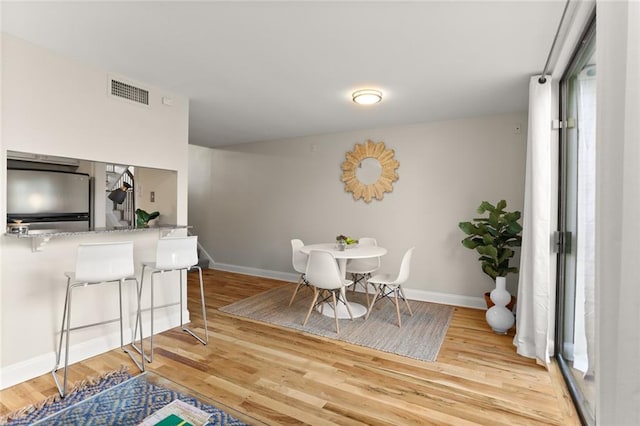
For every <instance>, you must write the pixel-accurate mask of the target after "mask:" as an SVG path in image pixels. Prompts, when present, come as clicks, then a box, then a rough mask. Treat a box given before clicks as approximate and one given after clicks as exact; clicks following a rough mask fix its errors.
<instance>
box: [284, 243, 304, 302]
mask: <svg viewBox="0 0 640 426" xmlns="http://www.w3.org/2000/svg"><path fill="white" fill-rule="evenodd" d="M303 246H304V243H303V242H302V240H299V239H297V238H294V239H292V240H291V251H292V263H293V269H295V271H296V272H297V273H299V274H300V276H299V277H298V283H297V285H296V289H295V290H294V291H293V294H292V295H291V300H289V306H291V304H292V303H293V299H295V298H296V294H298V290H300V289H301V288H302V287H309V281H307V277H306V275H305V274H306V272H307V260H309V256H307V255H306V254H304V253H302V252H301V251H300V249H301V248H302V247H303Z"/></svg>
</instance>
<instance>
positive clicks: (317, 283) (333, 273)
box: [302, 250, 353, 333]
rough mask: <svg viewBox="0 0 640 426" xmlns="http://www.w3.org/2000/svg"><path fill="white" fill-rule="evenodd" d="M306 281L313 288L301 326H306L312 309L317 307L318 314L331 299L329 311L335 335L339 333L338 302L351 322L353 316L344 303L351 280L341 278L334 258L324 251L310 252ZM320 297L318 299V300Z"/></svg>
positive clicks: (349, 308) (347, 305)
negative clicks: (334, 323) (334, 322)
mask: <svg viewBox="0 0 640 426" xmlns="http://www.w3.org/2000/svg"><path fill="white" fill-rule="evenodd" d="M306 276H307V280H308V281H309V284H310V285H311V287H312V288H313V300H312V301H311V305H310V306H309V310H308V311H307V316H306V317H305V319H304V322H303V323H302V325H306V324H307V321H308V320H309V316H310V315H311V311H313V309H314V308H317V307H319V308H320V313H321V314H322V309H323V307H324V304H325V302H327V301H329V299H331V303H330V306H331V309H333V316H334V318H335V321H336V333H340V326H339V325H338V313H337V309H336V308H337V304H338V302H340V303H344V304H345V306H346V307H347V311H348V312H349V316H350V317H351V320H353V314H352V313H351V307H350V306H349V304H348V303H346V298H345V297H344V294H345V288H346V287H347V286H350V285H351V284H353V282H352V281H351V280H345V279H344V278H342V273H340V269H339V268H338V263H337V262H336V258H335V257H334V256H333V254H331V252H330V251H325V250H311V253H310V254H309V262H308V263H307V272H306ZM319 296H320V299H319V298H318V297H319Z"/></svg>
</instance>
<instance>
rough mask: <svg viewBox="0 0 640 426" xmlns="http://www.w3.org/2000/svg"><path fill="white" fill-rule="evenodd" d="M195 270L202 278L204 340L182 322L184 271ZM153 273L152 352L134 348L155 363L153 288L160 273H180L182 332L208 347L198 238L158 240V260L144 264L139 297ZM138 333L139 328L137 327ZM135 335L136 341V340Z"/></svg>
mask: <svg viewBox="0 0 640 426" xmlns="http://www.w3.org/2000/svg"><path fill="white" fill-rule="evenodd" d="M192 268H195V269H197V270H198V274H199V277H200V301H201V303H202V319H203V321H204V333H205V337H204V339H203V338H201V337H200V336H198V335H197V334H195V333H194V332H193V331H192V330H190V329H188V328H187V327H185V326H184V323H183V320H182V305H183V302H182V287H183V279H182V271H188V270H189V269H192ZM147 269H148V270H149V271H150V272H151V336H150V338H149V341H150V346H151V349H150V352H149V356H147V355H146V354H144V351H143V350H142V347H140V348H137V347H135V346H134V348H135V349H136V350H137V351H138V352H140V353H141V354H143V356H144V358H145V359H146V360H147V361H148V362H152V361H153V310H154V307H153V287H154V285H153V284H154V279H153V278H154V276H155V274H158V273H164V272H170V271H178V273H179V275H180V328H181V329H182V331H185V332H187V333H189V334H190V335H192V336H193V337H195V338H196V339H197V340H198V341H199V342H200V343H202V344H203V345H206V344H207V343H208V342H209V330H208V328H207V310H206V307H205V303H204V286H203V284H202V269H201V268H200V267H199V266H198V237H197V236H195V235H194V236H189V237H168V238H161V239H159V240H158V246H157V249H156V260H155V262H142V279H141V282H140V293H139V297H140V298H141V297H142V287H143V285H144V273H145V271H146V270H147ZM136 332H137V327H136ZM141 333H142V332H141ZM135 337H136V336H135V335H134V340H135Z"/></svg>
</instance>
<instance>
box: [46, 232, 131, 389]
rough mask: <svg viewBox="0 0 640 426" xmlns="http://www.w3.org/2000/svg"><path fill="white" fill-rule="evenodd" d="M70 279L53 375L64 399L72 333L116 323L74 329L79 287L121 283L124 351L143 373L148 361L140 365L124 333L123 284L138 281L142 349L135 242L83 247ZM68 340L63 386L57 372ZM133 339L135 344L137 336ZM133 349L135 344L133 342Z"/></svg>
mask: <svg viewBox="0 0 640 426" xmlns="http://www.w3.org/2000/svg"><path fill="white" fill-rule="evenodd" d="M65 276H66V277H67V292H66V296H65V299H64V309H63V312H62V325H61V327H60V341H59V343H58V350H57V351H56V364H55V366H54V367H53V370H52V371H51V373H52V374H53V379H54V381H55V383H56V386H57V388H58V392H59V393H60V396H61V397H63V398H64V396H65V395H66V393H67V370H68V367H69V340H70V339H69V337H70V336H69V333H70V332H71V331H74V330H77V329H81V328H82V329H84V328H87V327H91V326H95V325H102V324H107V323H110V322H112V320H107V321H102V322H98V323H93V324H88V325H82V326H76V327H71V296H72V293H73V290H74V289H75V288H77V287H86V286H93V285H97V284H104V283H114V282H117V283H118V295H119V306H120V348H121V349H122V350H123V351H124V352H125V353H127V354H128V355H129V356H130V357H131V359H132V360H133V362H134V363H135V364H136V365H137V366H138V368H139V369H140V371H144V358H141V362H140V363H139V362H138V360H137V359H136V358H134V356H133V353H134V352H132V351H129V350H128V349H125V347H124V337H123V334H124V330H123V326H122V317H123V313H122V284H123V283H124V282H126V281H135V283H136V292H135V294H136V296H137V297H136V299H137V309H136V327H138V325H140V347H141V348H142V323H141V322H140V293H139V287H140V285H139V283H138V279H137V278H136V276H135V270H134V266H133V242H131V241H126V242H116V243H93V244H80V245H79V246H78V250H77V254H76V266H75V271H74V272H65ZM102 303H105V301H103V300H96V305H100V304H102ZM65 338H66V344H65V353H64V377H63V382H62V384H60V381H59V379H58V374H57V371H58V369H59V368H60V357H61V353H62V341H63V339H65ZM133 339H134V340H135V333H134V337H133ZM131 344H132V345H133V344H134V342H133V341H132V342H131Z"/></svg>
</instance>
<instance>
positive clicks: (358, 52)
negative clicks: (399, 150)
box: [2, 0, 565, 146]
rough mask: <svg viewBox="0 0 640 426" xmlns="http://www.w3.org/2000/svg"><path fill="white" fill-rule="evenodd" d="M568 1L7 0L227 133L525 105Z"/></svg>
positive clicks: (82, 55)
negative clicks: (373, 91)
mask: <svg viewBox="0 0 640 426" xmlns="http://www.w3.org/2000/svg"><path fill="white" fill-rule="evenodd" d="M564 3H565V2H564V1H560V0H558V1H548V2H544V1H496V2H488V1H470V2H462V1H446V2H436V1H429V2H364V1H359V2H344V1H343V2H312V1H297V2H295V1H291V2H270V1H259V2H242V1H231V2H189V1H173V2H149V1H143V2H96V1H92V2H57V1H47V2H3V3H2V31H3V32H6V33H8V34H12V35H14V36H17V37H20V38H23V39H25V40H28V41H31V42H33V43H35V44H38V45H41V46H43V47H45V48H48V49H51V50H54V51H57V52H60V53H62V54H64V55H67V56H71V57H73V58H76V59H79V60H82V61H85V62H88V63H91V64H93V65H95V66H98V67H101V68H103V69H106V70H108V71H110V72H114V73H118V74H122V75H125V76H127V77H129V78H131V79H133V80H137V81H140V82H143V83H145V84H149V85H154V86H159V87H162V88H164V89H168V90H171V91H173V92H175V93H179V94H182V95H185V96H187V97H189V98H190V119H189V121H190V123H189V142H190V143H192V144H196V145H203V146H224V145H231V144H237V143H245V142H255V141H264V140H273V139H281V138H289V137H297V136H308V135H315V134H325V133H334V132H343V131H351V130H358V129H366V128H378V127H388V126H395V125H404V124H413V123H424V122H431V121H436V120H447V119H454V118H463V117H470V116H479V115H488V114H496V113H503V112H513V111H524V110H526V107H527V87H528V78H529V76H530V75H533V74H536V73H540V72H541V71H542V68H543V66H544V62H545V60H546V59H547V54H548V53H549V49H550V47H551V43H552V40H553V37H554V35H555V32H556V29H557V26H558V22H559V20H560V16H561V14H562V9H563V7H564ZM358 88H377V89H380V90H382V92H383V93H384V100H383V102H382V103H380V104H377V105H374V106H368V107H364V106H359V105H356V104H354V103H353V102H351V99H350V94H351V92H352V91H354V90H355V89H358Z"/></svg>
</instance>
